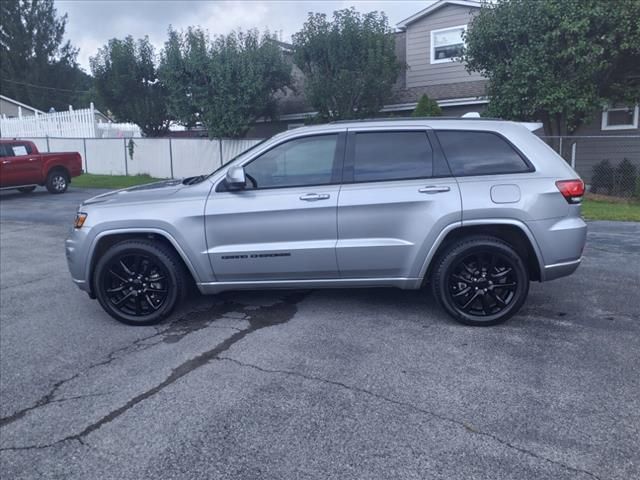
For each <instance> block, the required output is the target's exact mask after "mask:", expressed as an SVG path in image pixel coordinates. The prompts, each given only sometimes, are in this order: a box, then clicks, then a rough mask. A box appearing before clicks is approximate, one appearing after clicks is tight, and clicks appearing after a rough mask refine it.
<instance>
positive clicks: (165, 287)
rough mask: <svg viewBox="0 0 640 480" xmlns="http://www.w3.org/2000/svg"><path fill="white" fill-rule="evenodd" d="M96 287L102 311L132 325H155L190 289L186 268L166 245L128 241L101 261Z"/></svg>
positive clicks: (110, 250) (95, 276)
mask: <svg viewBox="0 0 640 480" xmlns="http://www.w3.org/2000/svg"><path fill="white" fill-rule="evenodd" d="M93 287H94V290H95V293H96V297H97V298H98V301H99V302H100V305H102V308H104V309H105V311H106V312H107V313H108V314H109V315H111V316H112V317H113V318H115V319H116V320H118V321H120V322H123V323H126V324H128V325H153V324H156V323H158V322H160V321H161V320H163V319H164V318H166V317H167V316H168V315H169V314H170V313H171V312H172V311H173V309H174V308H175V307H176V305H177V304H178V303H179V301H180V300H181V299H182V298H183V297H184V295H185V293H186V289H187V281H186V275H185V272H184V267H183V266H182V262H181V260H180V258H179V257H178V256H177V254H176V253H175V252H174V251H173V250H172V249H171V248H169V247H167V246H165V245H164V244H161V243H158V242H154V241H151V240H146V239H139V240H138V239H135V240H125V241H123V242H120V243H117V244H115V245H113V246H112V247H111V248H109V249H108V250H107V251H106V252H105V253H104V254H103V255H102V257H101V258H100V259H99V260H98V263H97V265H96V268H95V271H94V276H93Z"/></svg>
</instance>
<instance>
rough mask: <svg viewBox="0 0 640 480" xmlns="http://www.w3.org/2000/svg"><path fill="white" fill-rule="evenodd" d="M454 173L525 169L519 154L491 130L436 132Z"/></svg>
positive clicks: (513, 171)
mask: <svg viewBox="0 0 640 480" xmlns="http://www.w3.org/2000/svg"><path fill="white" fill-rule="evenodd" d="M436 134H437V136H438V140H439V141H440V145H441V146H442V150H443V151H444V155H445V157H446V158H447V161H448V162H449V167H450V168H451V171H452V173H453V174H454V175H455V176H458V177H461V176H469V175H495V174H504V173H522V172H529V171H531V170H532V169H531V168H530V167H529V165H528V164H527V162H526V161H525V160H524V158H523V157H522V155H520V153H519V152H517V151H516V150H515V148H513V146H511V144H509V142H507V141H506V140H505V139H504V138H502V137H501V136H500V135H497V134H495V133H491V132H471V131H453V130H438V131H437V132H436Z"/></svg>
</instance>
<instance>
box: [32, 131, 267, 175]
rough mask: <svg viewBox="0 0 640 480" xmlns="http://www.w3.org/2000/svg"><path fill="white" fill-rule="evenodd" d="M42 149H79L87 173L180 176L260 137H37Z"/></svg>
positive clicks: (223, 159)
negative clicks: (212, 138) (231, 138)
mask: <svg viewBox="0 0 640 480" xmlns="http://www.w3.org/2000/svg"><path fill="white" fill-rule="evenodd" d="M20 138H21V139H22V140H31V141H32V142H34V143H35V144H36V146H37V147H38V150H40V151H41V152H78V153H80V156H81V157H82V163H83V168H84V171H85V172H86V173H93V174H101V175H150V176H152V177H156V178H182V177H191V176H195V175H203V174H207V173H211V172H212V171H213V170H215V169H216V168H218V167H220V166H221V165H222V164H223V163H227V162H228V161H229V160H231V159H232V158H233V157H235V156H236V155H238V154H239V153H242V152H244V151H245V150H247V149H249V148H250V147H252V146H253V145H255V144H256V143H258V142H260V141H261V140H260V139H242V140H227V139H223V140H222V141H220V140H209V139H206V138H36V137H20Z"/></svg>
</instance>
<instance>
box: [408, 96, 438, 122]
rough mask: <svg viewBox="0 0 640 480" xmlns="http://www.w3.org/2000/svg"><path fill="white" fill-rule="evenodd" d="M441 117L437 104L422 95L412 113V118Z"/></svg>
mask: <svg viewBox="0 0 640 480" xmlns="http://www.w3.org/2000/svg"><path fill="white" fill-rule="evenodd" d="M440 115H442V109H441V108H440V105H438V102H436V101H435V100H432V99H430V98H429V97H428V96H427V95H422V97H420V100H418V105H416V108H415V110H414V111H413V113H412V116H414V117H437V116H440Z"/></svg>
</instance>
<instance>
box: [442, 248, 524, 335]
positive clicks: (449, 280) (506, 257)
mask: <svg viewBox="0 0 640 480" xmlns="http://www.w3.org/2000/svg"><path fill="white" fill-rule="evenodd" d="M432 289H433V294H434V296H435V298H436V299H437V300H438V302H439V303H440V305H442V307H443V308H444V309H445V310H446V311H447V313H449V315H451V316H452V317H453V318H454V319H455V320H457V321H459V322H461V323H464V324H466V325H473V326H488V325H496V324H498V323H502V322H505V321H506V320H508V319H509V318H511V317H512V316H513V315H515V314H516V313H517V312H518V310H520V308H521V307H522V304H523V303H524V301H525V300H526V298H527V294H528V292H529V275H528V272H527V268H526V266H525V263H524V261H523V260H522V258H521V257H520V255H518V253H517V252H516V251H515V250H514V249H513V248H512V247H511V246H510V245H509V244H507V243H505V242H503V241H501V240H499V239H497V238H493V237H469V238H466V239H463V240H460V241H458V242H456V243H454V244H452V245H451V246H449V247H448V248H447V250H446V251H445V252H444V254H443V255H441V256H440V257H439V259H438V260H437V264H436V267H435V270H434V272H433V276H432Z"/></svg>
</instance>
